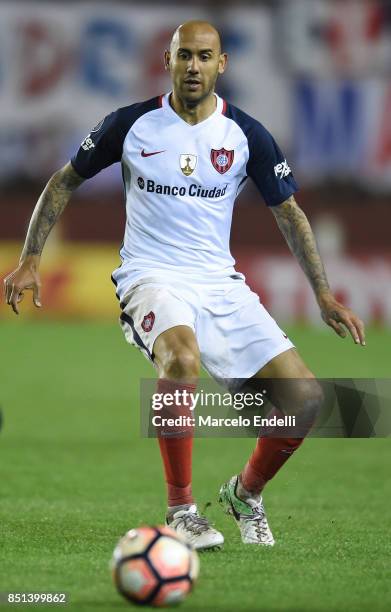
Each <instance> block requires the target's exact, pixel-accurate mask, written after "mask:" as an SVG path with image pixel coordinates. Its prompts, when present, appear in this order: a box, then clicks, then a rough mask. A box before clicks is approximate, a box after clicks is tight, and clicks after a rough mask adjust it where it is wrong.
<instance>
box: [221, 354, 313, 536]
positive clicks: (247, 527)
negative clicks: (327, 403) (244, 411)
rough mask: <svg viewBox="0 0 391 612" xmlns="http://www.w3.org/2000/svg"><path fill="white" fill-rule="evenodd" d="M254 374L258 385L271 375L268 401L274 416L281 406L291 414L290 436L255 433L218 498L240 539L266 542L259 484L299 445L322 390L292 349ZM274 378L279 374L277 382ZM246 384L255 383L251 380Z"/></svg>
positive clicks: (269, 477) (282, 409)
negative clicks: (247, 453)
mask: <svg viewBox="0 0 391 612" xmlns="http://www.w3.org/2000/svg"><path fill="white" fill-rule="evenodd" d="M256 379H262V380H263V382H262V385H264V382H265V379H268V380H273V385H272V387H271V388H272V389H273V388H274V394H273V395H272V400H273V404H274V405H275V406H276V407H277V411H279V412H280V414H279V416H283V414H284V412H285V413H286V411H287V410H288V411H289V413H293V414H295V416H296V427H295V433H296V436H295V437H263V438H258V440H257V443H256V447H255V449H254V452H253V453H252V455H251V457H250V459H249V461H248V462H247V464H246V466H245V467H244V469H243V470H242V472H241V474H239V476H234V477H232V478H231V480H230V481H229V482H228V483H226V484H225V485H223V487H222V488H221V491H220V499H221V502H222V505H223V507H224V509H225V510H226V511H227V512H229V513H230V514H232V515H233V516H234V518H235V519H236V521H237V524H238V526H239V529H240V531H241V535H242V541H243V542H244V543H248V544H263V545H269V546H270V545H273V544H274V538H273V535H272V532H271V530H270V527H269V524H268V521H267V518H266V513H265V509H264V505H263V500H262V491H263V488H264V487H265V485H266V483H267V482H268V481H269V480H271V479H272V478H273V477H274V476H275V474H276V473H277V472H278V471H279V470H280V469H281V467H282V466H283V465H284V464H285V462H286V461H287V460H288V459H289V457H291V456H292V454H293V452H294V451H295V450H297V449H298V448H299V446H300V445H301V444H302V442H303V439H304V437H305V436H306V435H307V433H308V431H309V430H310V428H311V426H312V424H313V422H314V420H315V419H316V416H317V414H318V410H319V409H320V406H321V403H322V391H321V388H320V386H319V385H318V383H317V381H316V380H315V378H314V375H313V374H312V372H311V371H310V370H309V369H308V368H307V366H306V365H305V364H304V362H303V360H302V359H301V357H300V355H299V354H298V353H297V351H296V350H295V349H294V348H292V349H290V350H288V351H285V352H283V353H281V354H280V355H277V356H276V357H275V358H273V359H272V360H271V361H270V362H269V363H267V364H266V365H265V366H264V367H263V368H261V369H260V370H259V371H258V372H257V373H256V375H255V376H254V378H253V380H252V381H251V382H256ZM276 379H281V383H279V382H278V381H276ZM287 379H289V380H287ZM252 387H253V388H255V389H256V388H257V386H256V384H255V385H252Z"/></svg>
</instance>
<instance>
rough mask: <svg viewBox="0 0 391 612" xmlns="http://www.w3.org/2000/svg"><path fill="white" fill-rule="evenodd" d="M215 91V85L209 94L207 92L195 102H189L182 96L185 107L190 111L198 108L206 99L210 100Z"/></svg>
mask: <svg viewBox="0 0 391 612" xmlns="http://www.w3.org/2000/svg"><path fill="white" fill-rule="evenodd" d="M213 90H214V83H213V85H212V86H211V87H210V88H209V90H208V91H207V92H205V93H204V94H202V95H201V96H200V97H199V98H198V99H197V100H194V98H193V99H191V100H188V99H187V98H185V97H182V96H180V97H181V101H182V104H183V105H184V106H186V107H187V108H189V109H193V108H196V107H197V106H198V105H199V104H201V102H203V101H204V100H206V98H208V97H209V96H210V94H211V93H212V92H213Z"/></svg>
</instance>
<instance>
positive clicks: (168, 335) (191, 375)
mask: <svg viewBox="0 0 391 612" xmlns="http://www.w3.org/2000/svg"><path fill="white" fill-rule="evenodd" d="M153 352H154V360H155V365H156V367H157V369H158V373H159V379H158V382H157V393H159V394H160V396H161V397H162V399H163V403H164V398H165V397H167V396H170V397H171V396H172V397H177V398H178V400H177V401H176V403H175V405H174V406H169V407H168V408H167V409H163V411H162V415H161V416H162V417H163V418H166V419H168V418H173V419H174V420H176V419H177V417H181V418H182V420H183V422H185V421H187V424H186V425H179V424H178V425H176V426H171V427H169V426H167V427H161V428H159V430H158V441H159V447H160V452H161V455H162V459H163V465H164V472H165V478H166V483H167V497H168V507H169V510H170V509H172V508H176V507H178V506H183V505H186V504H193V503H194V499H193V494H192V487H191V480H192V449H193V426H192V425H191V424H190V419H191V418H192V411H191V400H190V401H189V395H192V394H193V393H194V391H195V389H196V385H197V379H198V375H199V369H200V358H199V350H198V345H197V341H196V338H195V335H194V332H193V330H192V329H191V328H190V327H186V326H184V325H181V326H176V327H172V328H171V329H168V330H167V331H165V332H163V333H162V334H161V335H160V336H158V338H157V339H156V341H155V344H154V347H153ZM181 398H182V399H183V400H185V401H181Z"/></svg>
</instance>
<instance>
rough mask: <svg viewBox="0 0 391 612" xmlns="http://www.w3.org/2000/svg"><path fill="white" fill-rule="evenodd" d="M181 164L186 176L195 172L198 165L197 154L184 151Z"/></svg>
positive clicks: (180, 159) (180, 160)
mask: <svg viewBox="0 0 391 612" xmlns="http://www.w3.org/2000/svg"><path fill="white" fill-rule="evenodd" d="M179 165H180V167H181V170H182V172H183V174H184V175H185V176H190V174H193V172H194V170H195V167H196V165H197V155H193V154H192V153H182V155H181V156H180V158H179Z"/></svg>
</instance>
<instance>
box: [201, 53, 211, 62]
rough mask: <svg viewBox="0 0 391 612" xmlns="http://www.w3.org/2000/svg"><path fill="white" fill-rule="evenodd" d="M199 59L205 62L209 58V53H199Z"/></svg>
mask: <svg viewBox="0 0 391 612" xmlns="http://www.w3.org/2000/svg"><path fill="white" fill-rule="evenodd" d="M201 59H202V61H203V62H207V61H208V60H209V59H210V55H207V54H205V53H204V54H202V55H201Z"/></svg>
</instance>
